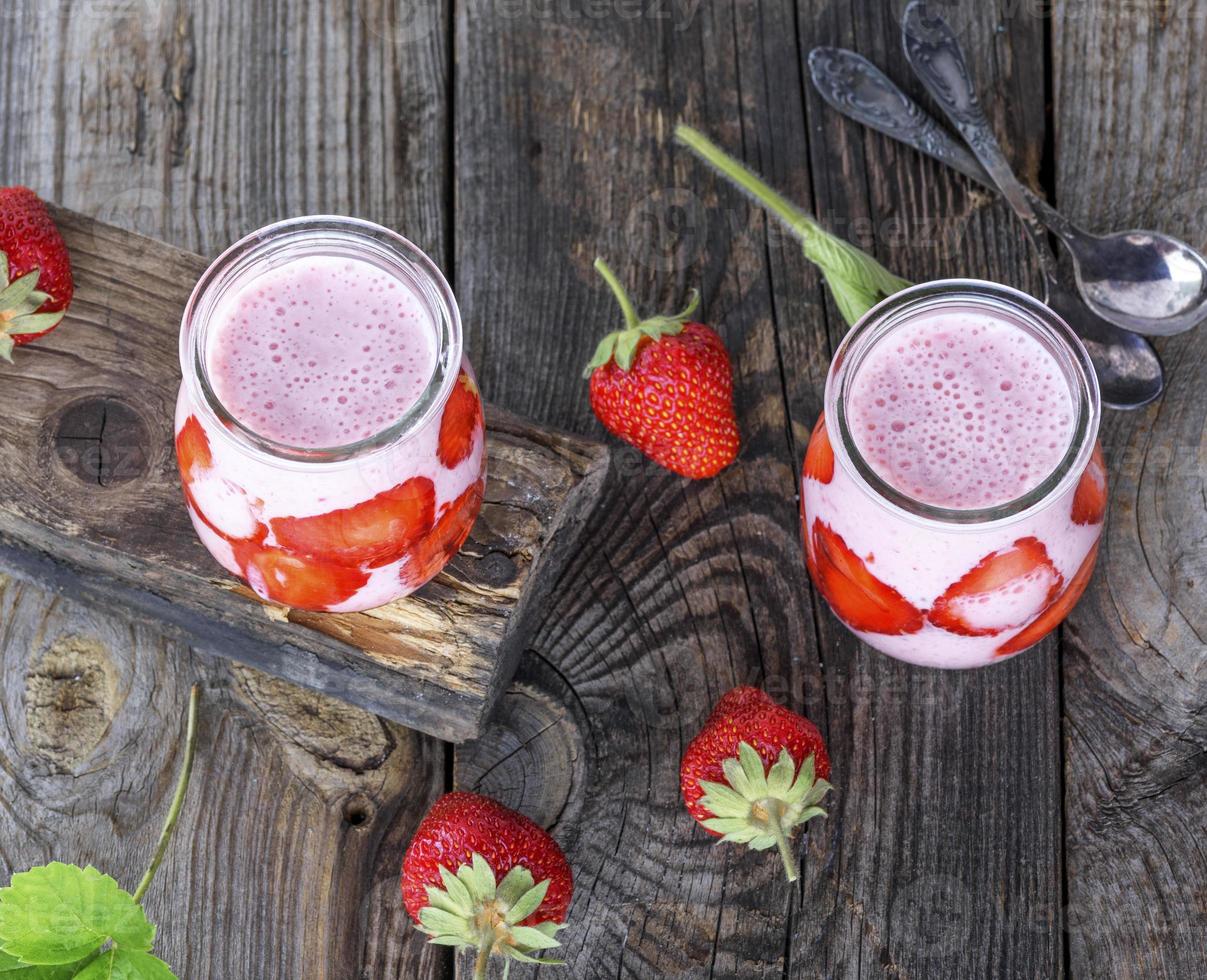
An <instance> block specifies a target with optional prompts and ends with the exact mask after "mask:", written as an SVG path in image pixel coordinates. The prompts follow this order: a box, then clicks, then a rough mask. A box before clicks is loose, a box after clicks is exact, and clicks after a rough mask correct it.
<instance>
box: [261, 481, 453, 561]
mask: <svg viewBox="0 0 1207 980" xmlns="http://www.w3.org/2000/svg"><path fill="white" fill-rule="evenodd" d="M435 512H436V488H435V486H434V485H433V483H432V481H431V480H429V479H428V478H427V477H426V476H416V477H412V478H411V479H409V480H406V481H405V482H403V483H400V484H399V485H398V486H396V487H392V488H390V489H389V490H386V491H384V492H382V493H379V494H378V495H377V496H376V497H373V498H371V499H369V500H366V501H365V502H364V503H361V504H357V505H356V506H355V507H346V508H343V509H341V510H333V511H330V512H328V513H326V514H317V515H315V516H312V517H277V518H274V519H273V520H272V522H271V525H272V532H273V534H274V535H276V539H277V543H278V544H280V545H281V546H282V547H283V548H286V549H288V550H289V551H291V552H293V553H295V554H300V555H304V556H306V557H309V558H316V559H319V560H324V561H330V562H335V563H337V564H340V565H368V566H370V567H376V566H379V565H387V564H389V563H390V562H392V561H396V560H397V559H398V558H400V557H401V556H402V555H403V554H404V553H405V552H406V551H407V549H408V548H411V547H412V546H414V545H415V543H416V542H418V541H419V540H420V539H421V538H422V537H423V536H424V535H425V534H427V533H428V532H429V531H430V530H431V528H432V523H433V521H434V520H435V516H436V513H435Z"/></svg>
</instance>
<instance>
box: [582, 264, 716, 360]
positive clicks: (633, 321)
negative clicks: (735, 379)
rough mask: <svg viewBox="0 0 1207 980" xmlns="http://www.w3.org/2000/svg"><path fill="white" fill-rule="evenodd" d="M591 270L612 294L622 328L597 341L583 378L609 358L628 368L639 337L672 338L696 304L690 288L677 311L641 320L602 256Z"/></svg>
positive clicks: (697, 299)
mask: <svg viewBox="0 0 1207 980" xmlns="http://www.w3.org/2000/svg"><path fill="white" fill-rule="evenodd" d="M595 271H596V272H598V273H599V274H600V275H601V276H602V277H603V280H604V282H606V283H607V284H608V288H609V289H611V290H612V294H613V295H614V296H615V297H616V302H617V303H618V304H619V305H620V311H621V313H623V314H624V323H625V325H624V329H623V330H614V331H612V333H610V334H608V335H607V336H606V337H604V339H603V340H601V341H600V342H599V346H598V347H596V348H595V354H594V356H593V357H592V358H591V360H590V362H589V363H588V364H587V368H586V370H585V371H584V372H583V377H584V378H589V377H591V375H592V374H593V373H595V369H596V368H601V367H603V366H604V365H605V364H607V363H608V362H609V361H615V362H616V366H617V367H618V368H620V370H622V371H628V370H629V369H630V368H631V367H632V366H633V358H634V357H636V356H637V350H638V348H639V347H640V345H641V342H642V341H643V340H658V339H659V338H661V337H673V336H674V335H675V334H679V333H683V328H684V327H685V326H686V325H687V323H688V321H689V320H690V319H691V317H692V314H694V313H695V312H696V308H697V307H698V306H699V305H700V291H699V290H698V289H693V290H692V294H691V300H690V301H689V302H688V304H687V306H686V307H685V308H684V309H683V311H682V312H681V313H677V314H675V315H674V316H651V317H647V318H646V319H644V320H642V319H640V318H639V317H638V316H637V310H636V309H635V308H634V306H633V301H632V300H631V299H630V298H629V294H628V292H627V291H626V290H625V288H624V286H623V285H621V282H620V280H619V279H617V278H616V273H614V272H613V271H612V270H611V268H610V267H609V266H608V263H606V262H605V261H604V260H603V259H596V260H595Z"/></svg>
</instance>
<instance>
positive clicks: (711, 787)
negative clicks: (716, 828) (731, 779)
mask: <svg viewBox="0 0 1207 980" xmlns="http://www.w3.org/2000/svg"><path fill="white" fill-rule="evenodd" d="M700 788H701V789H702V790H704V795H703V796H702V797H701V798H700V803H701V805H703V806H704V807H705V808H707V809H708V810H710V811H711V812H712V813H714V814H715V815H716V816H718V817H744V816H746V815H747V814H749V813H750V802H749V801H748V800H746V799H745V798H744V797H742V796H741V795H740V794H738V793H735V792H734V791H733V790H731V789H730V788H729V787H728V786H726V785H725V784H724V783H711V782H709V781H708V780H707V779H702V780H700Z"/></svg>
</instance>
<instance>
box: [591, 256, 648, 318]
mask: <svg viewBox="0 0 1207 980" xmlns="http://www.w3.org/2000/svg"><path fill="white" fill-rule="evenodd" d="M595 271H596V272H598V273H599V274H600V275H601V276H603V281H604V282H606V283H607V284H608V288H609V289H610V290H612V295H613V296H615V297H616V302H617V303H619V304H620V311H621V313H623V314H624V324H625V326H626V327H628V328H629V329H630V330H632V329H633V327H635V326H637V324H638V323H639V322H640V321H639V320H638V319H637V310H636V309H635V308H634V306H633V301H632V300H631V299H629V293H628V290H626V289H625V288H624V285H623V284H622V283H621V281H620V280H619V279H617V278H616V273H615V272H613V271H612V268H611V266H609V265H608V263H607V262H605V261H604V260H603V259H596V260H595Z"/></svg>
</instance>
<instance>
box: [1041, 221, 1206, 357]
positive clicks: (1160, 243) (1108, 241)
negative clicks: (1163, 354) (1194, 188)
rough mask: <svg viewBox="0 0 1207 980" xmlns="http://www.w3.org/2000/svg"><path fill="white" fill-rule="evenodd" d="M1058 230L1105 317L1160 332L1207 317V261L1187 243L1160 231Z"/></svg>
mask: <svg viewBox="0 0 1207 980" xmlns="http://www.w3.org/2000/svg"><path fill="white" fill-rule="evenodd" d="M1057 234H1058V235H1059V237H1060V238H1061V240H1062V241H1063V242H1064V243H1065V245H1066V246H1067V247H1068V250H1069V254H1070V255H1071V256H1072V257H1073V274H1074V276H1075V277H1076V279H1077V286H1078V289H1079V290H1080V291H1081V295H1082V296H1083V297H1085V301H1086V303H1087V304H1088V305H1089V306H1090V308H1091V309H1093V310H1094V312H1095V313H1097V314H1098V315H1099V316H1101V317H1102V318H1103V319H1105V320H1109V321H1110V322H1111V323H1114V324H1116V325H1117V326H1120V327H1123V328H1124V329H1126V330H1134V331H1136V332H1137V333H1147V334H1154V335H1158V336H1170V335H1172V334H1177V333H1183V332H1184V331H1186V330H1190V329H1192V328H1194V327H1196V326H1197V325H1198V324H1200V323H1202V322H1203V321H1204V320H1205V319H1207V260H1205V259H1204V258H1203V256H1202V255H1200V254H1199V253H1198V252H1197V251H1195V250H1194V249H1193V248H1191V247H1190V246H1189V245H1187V244H1186V243H1185V242H1181V241H1179V240H1178V239H1176V238H1173V237H1171V236H1169V235H1163V234H1161V233H1160V232H1155V231H1120V232H1116V233H1114V234H1112V235H1091V234H1089V233H1087V232H1084V231H1081V230H1080V229H1079V228H1074V227H1072V226H1070V227H1069V228H1068V229H1067V230H1065V231H1060V230H1057Z"/></svg>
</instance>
